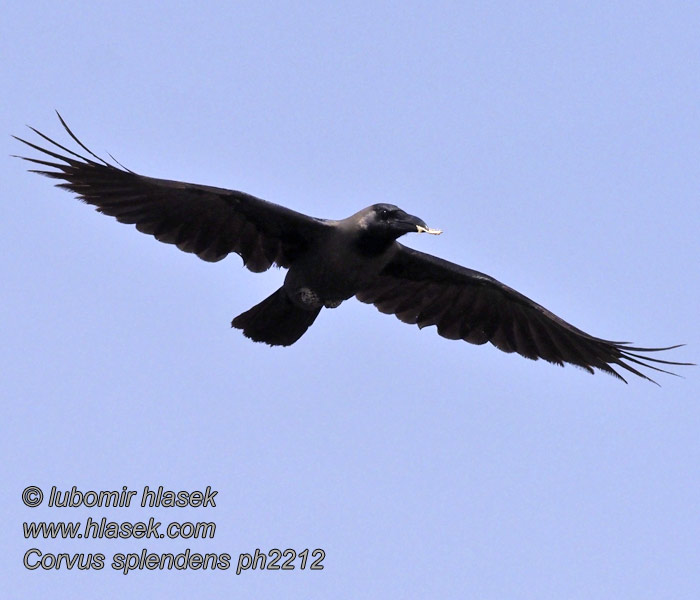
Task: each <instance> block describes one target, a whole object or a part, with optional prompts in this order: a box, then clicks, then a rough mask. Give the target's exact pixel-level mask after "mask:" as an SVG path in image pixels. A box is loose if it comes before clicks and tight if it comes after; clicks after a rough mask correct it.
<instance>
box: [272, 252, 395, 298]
mask: <svg viewBox="0 0 700 600" xmlns="http://www.w3.org/2000/svg"><path fill="white" fill-rule="evenodd" d="M340 241H341V242H342V240H340ZM388 260H389V257H388V256H383V255H382V256H374V257H371V256H370V257H368V256H366V255H362V254H360V253H359V252H357V251H355V250H354V248H353V246H352V245H351V244H347V243H346V244H343V243H333V244H327V245H326V246H325V247H322V248H319V249H316V251H314V252H309V253H308V254H307V255H306V256H303V257H300V258H299V260H297V261H295V263H294V264H292V265H290V268H289V271H288V273H287V277H286V279H285V281H284V287H285V288H286V289H287V292H288V293H289V294H290V297H291V298H292V299H295V298H297V299H299V301H300V302H301V303H302V304H305V302H304V300H307V301H308V302H310V303H313V304H314V305H315V306H316V307H318V306H326V307H327V308H334V307H335V306H338V305H339V304H340V303H341V302H343V301H344V300H347V299H349V298H352V296H354V295H355V294H356V293H357V292H358V291H360V290H361V289H364V288H365V287H366V286H367V284H368V283H369V282H370V281H372V280H373V279H374V278H375V277H376V276H377V275H378V274H379V272H380V271H381V270H382V269H383V268H384V266H385V265H386V263H387V262H388ZM295 301H296V300H295ZM305 305H307V306H311V305H312V304H305Z"/></svg>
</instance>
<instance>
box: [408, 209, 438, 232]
mask: <svg viewBox="0 0 700 600" xmlns="http://www.w3.org/2000/svg"><path fill="white" fill-rule="evenodd" d="M400 223H401V226H402V227H405V228H406V229H405V231H406V232H411V231H417V232H418V233H430V234H432V235H440V234H441V233H442V230H440V229H431V228H430V227H428V226H427V225H426V224H425V221H424V220H423V219H419V218H418V217H414V216H413V215H408V214H406V215H405V216H404V217H403V218H402V219H401V221H400Z"/></svg>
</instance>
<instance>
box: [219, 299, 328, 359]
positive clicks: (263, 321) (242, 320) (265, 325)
mask: <svg viewBox="0 0 700 600" xmlns="http://www.w3.org/2000/svg"><path fill="white" fill-rule="evenodd" d="M320 312H321V309H320V308H316V309H312V310H307V309H304V308H300V307H299V306H297V305H296V304H294V303H293V302H292V301H291V300H290V299H289V297H288V296H287V294H286V292H285V291H284V288H280V289H278V290H277V291H276V292H275V293H274V294H272V295H271V296H268V297H267V298H265V300H263V301H262V302H260V304H256V305H255V306H253V308H251V309H249V310H247V311H246V312H244V313H242V314H240V315H238V316H237V317H236V318H235V319H234V320H233V321H232V322H231V327H235V328H236V329H242V330H243V335H245V336H246V337H248V338H250V339H251V340H253V341H254V342H265V343H266V344H269V345H270V346H291V345H292V344H293V343H294V342H296V341H297V340H298V339H299V338H300V337H301V336H302V335H304V333H306V330H307V329H308V328H309V327H311V325H312V324H313V322H314V321H315V320H316V317H317V316H318V313H320Z"/></svg>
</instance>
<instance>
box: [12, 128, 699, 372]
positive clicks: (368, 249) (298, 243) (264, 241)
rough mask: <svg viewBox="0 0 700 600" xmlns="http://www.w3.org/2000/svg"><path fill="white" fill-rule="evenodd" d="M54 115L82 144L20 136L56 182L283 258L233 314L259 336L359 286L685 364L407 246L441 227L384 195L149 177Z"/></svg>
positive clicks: (392, 305) (262, 258) (393, 298)
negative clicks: (278, 273)
mask: <svg viewBox="0 0 700 600" xmlns="http://www.w3.org/2000/svg"><path fill="white" fill-rule="evenodd" d="M58 118H59V119H60V121H61V124H62V125H63V127H64V128H65V130H66V131H67V133H68V134H69V135H70V137H71V138H72V139H73V140H74V141H75V142H76V143H77V144H78V145H79V146H80V147H81V148H82V149H83V150H84V151H85V152H86V153H87V154H88V156H82V155H80V154H78V153H77V152H74V151H72V150H69V149H68V148H66V147H65V146H62V145H61V144H58V143H57V142H55V141H54V140H52V139H51V138H49V137H48V136H46V135H44V134H43V133H41V132H39V131H37V130H36V129H34V128H33V127H30V129H31V130H32V131H34V132H35V133H36V134H37V135H39V136H41V137H42V138H43V139H44V140H46V141H47V142H49V143H50V144H52V145H53V146H55V148H57V149H60V150H62V151H63V152H65V154H61V153H58V152H57V151H56V150H51V149H47V148H43V147H41V146H39V145H37V144H34V143H31V142H28V141H26V140H23V139H21V138H18V137H16V139H17V140H19V141H21V142H23V143H25V144H27V145H28V146H31V147H32V148H34V149H35V150H38V151H40V152H42V153H43V154H45V155H47V156H49V157H52V158H53V159H55V160H57V161H59V162H53V161H52V160H45V159H39V158H27V157H18V158H23V159H24V160H27V161H30V162H32V163H36V164H39V165H42V167H44V168H46V167H48V168H50V169H53V170H44V169H41V170H38V169H33V170H32V172H35V173H40V174H41V175H46V176H48V177H52V178H54V179H59V180H61V181H62V183H59V184H57V185H58V187H61V188H65V189H67V190H70V191H72V192H74V193H75V194H77V195H78V197H79V198H80V199H81V200H82V201H83V202H86V203H87V204H92V205H93V206H96V207H97V210H98V211H99V212H101V213H104V214H106V215H110V216H112V217H115V218H116V219H117V221H119V222H121V223H131V224H135V225H136V229H138V230H139V231H141V232H143V233H148V234H150V235H152V236H153V237H155V238H156V239H157V240H159V241H161V242H167V243H169V244H175V245H176V246H177V247H178V248H179V249H180V250H184V251H185V252H192V253H194V254H196V255H197V256H199V258H201V259H203V260H206V261H211V262H214V261H218V260H221V259H222V258H224V257H226V255H228V254H229V253H231V252H235V253H236V254H238V255H240V256H241V258H242V259H243V264H244V265H245V266H246V267H247V268H248V269H249V270H251V271H253V272H254V273H259V272H262V271H265V270H267V269H269V268H270V267H271V266H272V265H277V266H279V267H284V268H286V269H288V272H287V276H286V277H285V280H284V284H283V285H282V287H280V288H279V289H278V290H277V291H276V292H274V293H273V294H272V295H271V296H269V297H268V298H266V299H265V300H263V301H262V302H260V304H257V305H256V306H254V307H253V308H251V309H250V310H248V311H246V312H244V313H243V314H241V315H238V316H237V317H236V318H235V319H233V322H232V323H231V325H232V326H233V327H236V328H238V329H242V330H243V334H244V335H245V336H247V337H249V338H250V339H252V340H254V341H256V342H266V343H267V344H270V345H271V346H289V345H290V344H293V343H294V342H296V341H297V340H298V339H299V338H300V337H301V336H302V335H304V333H305V332H306V330H307V329H308V328H309V327H310V326H311V325H312V323H313V322H314V321H315V319H316V317H317V316H318V314H319V313H320V312H321V309H322V308H324V307H326V308H335V307H337V306H339V305H340V304H341V303H342V302H343V301H345V300H348V299H349V298H351V297H352V296H355V297H356V298H357V299H358V300H360V301H361V302H366V303H369V304H374V305H375V306H376V307H377V308H378V309H379V310H380V311H381V312H383V313H388V314H394V315H396V316H397V317H398V318H399V319H400V320H401V321H403V322H404V323H409V324H416V325H418V327H420V328H423V327H426V326H428V325H436V326H437V330H438V333H439V334H440V335H441V336H443V337H445V338H448V339H453V340H459V339H462V340H465V341H467V342H470V343H472V344H484V343H486V342H491V343H492V344H493V345H494V346H496V347H497V348H499V349H500V350H503V351H504V352H517V353H518V354H520V355H521V356H524V357H526V358H530V359H533V360H536V359H538V358H543V359H545V360H547V361H549V362H551V363H555V364H558V365H563V364H564V363H570V364H573V365H576V366H578V367H581V368H583V369H585V370H586V371H589V372H590V373H593V369H594V368H596V369H600V370H601V371H605V372H607V373H610V374H612V375H614V376H616V377H618V378H620V379H622V380H623V381H625V379H624V378H623V377H622V376H621V375H620V374H619V373H617V372H616V371H615V370H614V368H613V367H614V366H617V367H621V368H623V369H625V370H627V371H629V372H631V373H634V374H635V375H638V376H640V377H643V378H644V379H647V380H649V381H653V380H652V379H651V378H649V377H648V376H647V375H645V374H643V373H641V372H640V371H639V370H638V369H637V368H635V366H634V365H640V366H643V367H646V368H649V369H653V370H655V371H661V372H664V373H669V374H673V373H670V372H669V371H666V370H665V369H662V368H660V367H659V366H655V364H656V365H658V364H663V365H687V364H691V363H680V362H673V361H668V360H661V359H658V358H652V357H650V356H648V353H651V352H659V351H663V350H671V349H673V348H677V347H678V346H669V347H667V348H639V347H634V346H631V345H629V343H627V342H612V341H609V340H604V339H601V338H597V337H594V336H592V335H589V334H587V333H585V332H584V331H581V330H580V329H577V328H576V327H574V326H573V325H570V324H569V323H567V322H566V321H564V320H563V319H560V318H559V317H557V316H556V315H555V314H553V313H551V312H550V311H548V310H547V309H546V308H544V307H542V306H540V305H539V304H537V303H536V302H533V301H532V300H530V299H529V298H527V297H525V296H523V295H522V294H520V293H519V292H517V291H515V290H513V289H511V288H509V287H508V286H506V285H504V284H502V283H500V282H499V281H496V280H495V279H493V278H492V277H489V276H488V275H484V274H483V273H479V272H478V271H473V270H471V269H467V268H465V267H461V266H459V265H456V264H454V263H451V262H448V261H446V260H442V259H440V258H437V257H435V256H431V255H429V254H424V253H423V252H418V251H417V250H413V249H411V248H407V247H406V246H403V245H402V244H400V243H398V242H397V241H396V240H397V239H398V238H399V237H401V236H402V235H404V234H406V233H409V232H418V233H420V232H426V233H432V234H438V233H440V231H438V230H433V229H430V228H428V226H427V225H426V224H425V223H424V222H423V221H422V220H421V219H419V218H417V217H414V216H412V215H409V214H407V213H406V212H404V211H403V210H401V209H400V208H398V207H396V206H393V205H391V204H375V205H373V206H370V207H368V208H365V209H363V210H361V211H360V212H358V213H356V214H354V215H352V216H351V217H348V218H347V219H343V220H342V221H332V220H328V219H317V218H313V217H309V216H306V215H303V214H301V213H298V212H295V211H293V210H290V209H288V208H284V207H282V206H279V205H277V204H272V203H270V202H266V201H265V200H261V199H259V198H256V197H254V196H251V195H249V194H245V193H243V192H237V191H232V190H227V189H222V188H216V187H209V186H204V185H196V184H192V183H184V182H180V181H169V180H166V179H154V178H152V177H145V176H143V175H138V174H137V173H134V172H133V171H130V170H129V169H126V168H125V167H122V166H121V165H119V166H115V165H112V164H110V163H108V162H106V161H104V160H103V159H101V158H100V157H98V156H97V155H96V154H94V153H93V152H92V151H91V150H89V149H88V148H87V147H86V146H85V145H84V144H83V143H82V142H81V141H80V140H79V139H78V138H77V137H76V136H75V135H74V134H73V132H72V131H71V130H70V129H69V128H68V126H67V125H66V123H65V121H64V120H63V118H61V115H58ZM651 363H655V364H651ZM654 383H656V382H654Z"/></svg>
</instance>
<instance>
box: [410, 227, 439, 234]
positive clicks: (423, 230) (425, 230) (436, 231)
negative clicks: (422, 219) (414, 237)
mask: <svg viewBox="0 0 700 600" xmlns="http://www.w3.org/2000/svg"><path fill="white" fill-rule="evenodd" d="M416 229H417V230H418V233H430V234H431V235H440V234H441V233H442V229H431V228H430V227H424V226H423V225H416Z"/></svg>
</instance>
